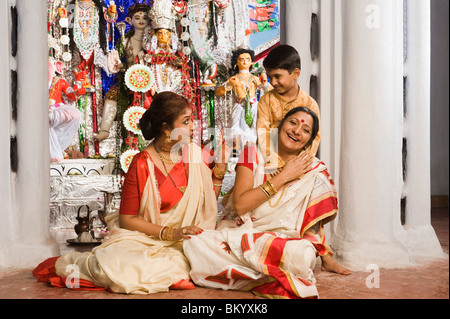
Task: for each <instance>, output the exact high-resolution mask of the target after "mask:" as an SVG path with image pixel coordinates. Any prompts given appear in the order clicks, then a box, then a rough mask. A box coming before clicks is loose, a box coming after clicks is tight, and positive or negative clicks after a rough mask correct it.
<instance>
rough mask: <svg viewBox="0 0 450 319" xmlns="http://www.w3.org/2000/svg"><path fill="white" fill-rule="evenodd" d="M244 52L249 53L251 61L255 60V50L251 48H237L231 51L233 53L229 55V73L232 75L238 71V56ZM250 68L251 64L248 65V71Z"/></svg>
mask: <svg viewBox="0 0 450 319" xmlns="http://www.w3.org/2000/svg"><path fill="white" fill-rule="evenodd" d="M244 53H248V54H250V57H251V59H252V61H253V62H254V61H255V51H253V50H250V49H237V50H235V51H233V54H232V56H231V74H232V75H235V74H237V73H239V70H238V69H237V62H238V59H239V56H240V55H241V54H244ZM252 68H253V65H252V66H250V70H249V71H251V70H252Z"/></svg>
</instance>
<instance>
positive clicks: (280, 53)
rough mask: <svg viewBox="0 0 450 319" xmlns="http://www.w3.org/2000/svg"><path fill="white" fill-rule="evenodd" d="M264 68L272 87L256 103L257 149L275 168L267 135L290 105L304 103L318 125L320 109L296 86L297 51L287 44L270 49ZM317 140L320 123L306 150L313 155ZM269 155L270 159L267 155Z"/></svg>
mask: <svg viewBox="0 0 450 319" xmlns="http://www.w3.org/2000/svg"><path fill="white" fill-rule="evenodd" d="M264 68H265V69H266V72H267V76H268V78H269V79H270V84H271V85H272V86H273V90H271V91H269V92H267V93H266V94H264V95H263V96H262V97H261V99H260V101H259V104H258V119H257V124H256V127H257V132H258V133H257V134H258V144H259V147H260V149H261V151H263V150H266V152H265V153H266V154H265V157H266V162H267V164H268V165H267V167H270V168H275V167H276V166H277V164H278V163H276V162H275V163H273V162H274V159H275V158H277V157H275V158H272V157H273V156H274V155H276V154H274V152H270V148H271V146H270V143H268V141H270V140H269V134H270V130H271V129H276V128H277V127H278V124H279V123H280V121H281V120H282V119H283V117H284V116H285V115H286V114H287V113H288V112H289V111H290V110H291V109H293V108H295V107H298V106H304V107H307V108H309V109H311V110H312V111H314V112H315V113H316V114H317V117H318V118H319V125H320V111H319V106H318V105H317V102H316V101H315V100H314V99H313V98H312V97H310V96H309V95H308V94H306V93H305V92H304V91H303V90H302V89H301V88H300V86H299V85H298V83H297V80H298V78H299V77H300V73H301V60H300V55H299V54H298V52H297V50H296V49H295V48H293V47H291V46H289V45H280V46H278V47H276V48H274V49H273V50H272V51H270V53H269V54H268V55H267V57H266V59H265V60H264ZM319 143H320V126H319V132H318V133H317V137H316V138H315V140H314V141H313V143H312V145H311V146H310V147H308V149H307V151H308V152H309V153H310V155H311V156H315V155H316V153H317V150H318V148H319ZM263 153H264V152H263ZM269 157H270V158H269Z"/></svg>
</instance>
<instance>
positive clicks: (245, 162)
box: [236, 146, 267, 182]
mask: <svg viewBox="0 0 450 319" xmlns="http://www.w3.org/2000/svg"><path fill="white" fill-rule="evenodd" d="M253 163H256V164H258V163H259V161H258V152H257V148H256V147H255V146H249V147H246V148H244V149H243V150H242V152H241V154H240V156H239V160H238V162H237V163H236V168H237V167H238V166H244V167H247V168H248V169H249V170H251V171H253ZM266 180H267V176H266V175H264V182H265V181H266Z"/></svg>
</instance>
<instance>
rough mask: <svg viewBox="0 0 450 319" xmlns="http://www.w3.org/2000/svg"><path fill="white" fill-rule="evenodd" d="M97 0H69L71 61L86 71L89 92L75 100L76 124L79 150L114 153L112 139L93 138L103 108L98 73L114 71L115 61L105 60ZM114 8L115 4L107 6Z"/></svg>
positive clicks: (88, 154)
mask: <svg viewBox="0 0 450 319" xmlns="http://www.w3.org/2000/svg"><path fill="white" fill-rule="evenodd" d="M102 3H103V1H101V0H72V2H71V4H72V5H73V4H74V5H75V11H74V13H73V15H74V16H73V29H71V32H70V35H71V40H72V41H71V43H70V47H71V51H72V54H73V60H72V63H74V64H75V65H76V67H75V72H76V73H78V72H80V71H83V72H84V71H87V74H88V76H87V82H88V83H86V84H87V85H85V87H90V88H91V90H90V94H87V95H86V96H85V97H83V98H82V99H80V100H79V108H80V110H81V112H82V113H83V119H84V120H83V121H82V123H81V126H80V134H79V136H80V141H79V142H80V143H79V147H80V151H82V152H83V153H84V155H85V157H106V156H108V155H111V154H114V152H115V140H114V139H110V140H109V141H108V142H106V141H105V142H103V143H99V142H98V141H96V140H94V132H97V131H98V125H99V123H100V120H101V114H102V110H103V96H102V74H101V69H103V70H104V71H105V73H106V74H107V75H110V74H111V73H115V72H117V69H116V65H117V63H115V62H111V61H108V52H107V39H106V32H105V26H106V24H105V17H104V10H103V4H102ZM107 10H108V12H110V11H112V10H115V6H114V5H112V6H111V8H108V9H107Z"/></svg>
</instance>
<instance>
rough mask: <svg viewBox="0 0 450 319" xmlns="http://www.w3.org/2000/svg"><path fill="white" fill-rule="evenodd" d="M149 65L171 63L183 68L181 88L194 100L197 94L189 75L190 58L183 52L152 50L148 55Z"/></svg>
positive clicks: (173, 65) (186, 95)
mask: <svg viewBox="0 0 450 319" xmlns="http://www.w3.org/2000/svg"><path fill="white" fill-rule="evenodd" d="M146 61H147V63H148V64H149V65H154V64H170V65H171V66H172V67H174V68H177V69H180V70H181V89H182V92H183V96H184V97H185V98H186V99H187V100H189V101H192V100H193V99H194V98H195V96H196V94H195V93H194V91H193V89H192V85H191V79H190V76H189V71H190V70H191V68H190V67H189V65H188V62H189V59H188V58H187V56H186V55H184V54H183V53H182V52H179V51H177V52H176V53H175V54H173V53H166V52H160V53H155V52H152V53H150V54H148V55H147V59H146Z"/></svg>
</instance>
